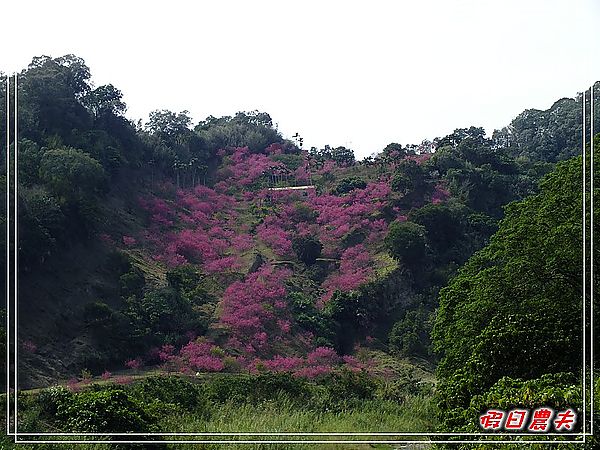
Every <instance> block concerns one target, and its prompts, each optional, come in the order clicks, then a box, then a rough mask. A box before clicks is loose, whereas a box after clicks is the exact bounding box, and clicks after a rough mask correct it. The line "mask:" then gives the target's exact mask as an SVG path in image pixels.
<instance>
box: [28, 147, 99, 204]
mask: <svg viewBox="0 0 600 450" xmlns="http://www.w3.org/2000/svg"><path fill="white" fill-rule="evenodd" d="M39 176H40V179H41V180H42V181H43V182H44V183H46V184H47V185H48V186H49V188H50V189H51V190H52V192H54V193H55V194H56V195H58V196H59V197H60V198H61V199H64V200H70V199H76V200H79V199H81V198H82V197H89V196H92V195H94V194H95V193H97V192H98V191H99V190H100V188H101V187H102V185H103V183H104V181H105V174H104V169H103V168H102V165H101V164H100V163H99V162H98V161H97V160H95V159H94V158H92V157H91V156H89V155H87V154H85V153H84V152H82V151H81V150H76V149H72V148H66V149H55V150H48V151H47V152H46V153H44V155H43V156H42V158H41V161H40V169H39Z"/></svg>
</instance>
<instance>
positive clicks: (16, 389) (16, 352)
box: [7, 73, 19, 435]
mask: <svg viewBox="0 0 600 450" xmlns="http://www.w3.org/2000/svg"><path fill="white" fill-rule="evenodd" d="M13 84H14V89H15V97H14V104H15V115H14V118H13V120H14V121H15V135H14V137H13V140H14V153H15V164H14V168H13V170H14V173H15V175H14V187H15V197H14V205H13V207H14V209H15V213H14V214H15V217H14V221H15V226H14V231H13V235H14V240H15V243H14V249H13V258H14V269H13V271H14V274H15V279H14V293H15V304H14V313H13V314H14V317H15V343H14V352H15V424H14V430H15V435H16V433H17V401H18V399H17V397H18V395H17V391H18V385H17V382H18V380H17V366H18V361H19V359H18V347H19V343H18V341H17V314H18V311H17V308H18V306H17V283H18V274H19V271H18V267H19V266H18V255H19V245H18V239H19V237H18V229H17V218H18V217H19V214H18V213H19V211H18V204H19V198H18V194H17V184H18V180H19V178H18V176H19V171H18V161H19V159H18V156H17V147H18V142H17V141H18V137H17V131H18V130H17V87H18V86H17V74H16V73H15V82H14V83H13ZM7 302H8V300H7Z"/></svg>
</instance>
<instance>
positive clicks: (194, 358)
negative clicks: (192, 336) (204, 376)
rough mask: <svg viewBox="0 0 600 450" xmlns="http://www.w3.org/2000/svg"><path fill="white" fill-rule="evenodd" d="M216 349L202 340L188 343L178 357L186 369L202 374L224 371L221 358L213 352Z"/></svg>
mask: <svg viewBox="0 0 600 450" xmlns="http://www.w3.org/2000/svg"><path fill="white" fill-rule="evenodd" d="M217 349H218V348H217V347H215V346H214V345H213V344H211V343H209V342H206V341H204V340H202V339H201V338H200V339H197V340H195V341H190V342H189V343H188V344H187V345H186V346H184V347H183V348H182V349H181V350H180V352H179V355H180V357H181V358H182V360H183V363H184V364H186V365H187V367H191V368H192V369H194V370H199V371H203V372H220V371H222V370H223V369H224V367H225V366H224V364H223V361H222V358H221V357H219V356H218V353H217V352H216V351H215V350H217Z"/></svg>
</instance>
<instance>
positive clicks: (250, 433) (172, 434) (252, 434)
mask: <svg viewBox="0 0 600 450" xmlns="http://www.w3.org/2000/svg"><path fill="white" fill-rule="evenodd" d="M584 435H585V434H584V433H544V436H584ZM17 436H535V433H458V432H450V433H427V432H406V433H397V432H373V433H367V432H364V433H361V432H338V433H335V432H334V433H329V432H323V433H317V432H298V433H296V432H281V433H266V432H230V433H219V432H206V433H179V432H167V433H48V432H46V433H17Z"/></svg>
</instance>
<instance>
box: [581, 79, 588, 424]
mask: <svg viewBox="0 0 600 450" xmlns="http://www.w3.org/2000/svg"><path fill="white" fill-rule="evenodd" d="M581 103H582V104H583V116H582V117H583V124H582V126H583V128H582V133H583V144H582V148H581V153H582V160H583V185H582V190H583V201H582V206H583V220H582V224H583V300H582V301H583V315H582V318H581V333H582V335H583V364H582V372H583V373H582V386H583V408H582V415H583V432H584V433H585V429H586V418H585V411H586V409H587V404H586V395H585V394H586V391H587V383H586V373H585V365H586V362H585V361H586V357H585V356H586V355H585V353H586V350H587V345H586V337H587V333H586V332H585V328H586V302H587V299H586V297H585V288H586V277H585V271H586V261H585V259H586V257H587V255H586V245H585V230H586V210H585V207H586V204H585V184H586V176H585V89H584V91H583V101H582V102H581Z"/></svg>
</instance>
